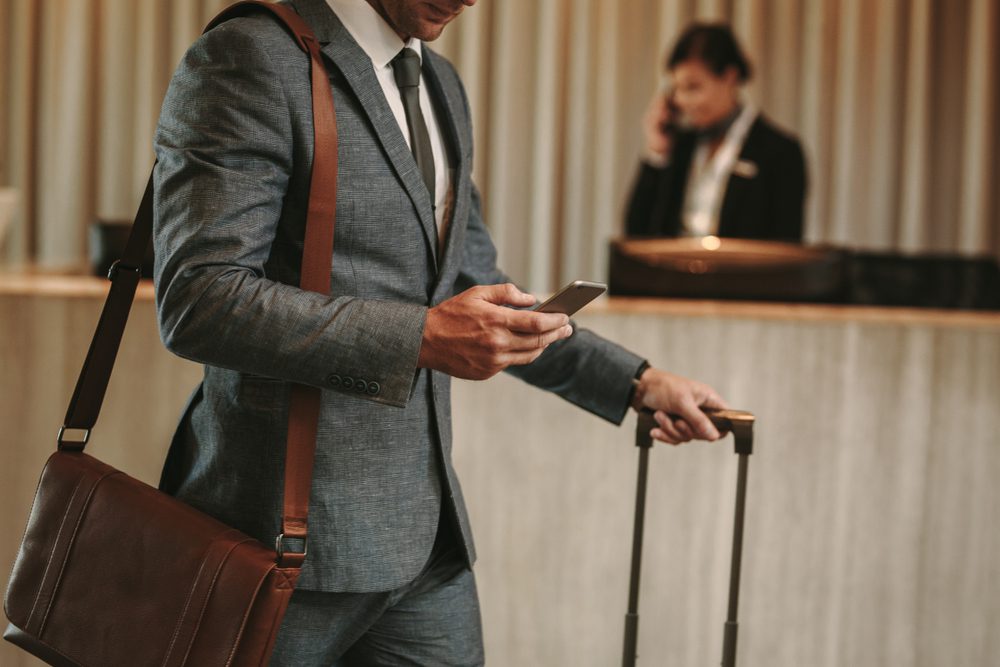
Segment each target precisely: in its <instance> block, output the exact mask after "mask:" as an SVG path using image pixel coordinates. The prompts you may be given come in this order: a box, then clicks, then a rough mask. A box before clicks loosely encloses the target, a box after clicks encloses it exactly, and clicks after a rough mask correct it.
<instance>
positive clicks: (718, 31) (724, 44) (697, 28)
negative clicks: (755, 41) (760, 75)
mask: <svg viewBox="0 0 1000 667" xmlns="http://www.w3.org/2000/svg"><path fill="white" fill-rule="evenodd" d="M692 58H696V59H698V60H700V61H702V62H703V63H705V64H706V65H707V66H708V68H709V69H710V70H712V72H714V73H715V75H716V76H722V74H723V73H724V72H725V71H726V68H727V67H735V68H736V74H737V75H738V76H739V80H740V82H741V83H743V82H746V81H749V80H750V74H751V71H750V62H749V61H748V60H747V58H746V56H744V55H743V50H742V49H740V45H739V43H737V41H736V37H735V36H734V35H733V31H732V30H730V29H729V26H728V25H726V24H725V23H692V24H691V25H690V26H688V28H687V30H685V31H684V33H683V34H682V35H681V36H680V38H679V39H678V40H677V44H676V45H675V46H674V50H673V51H672V52H671V53H670V57H669V58H668V59H667V69H668V70H672V69H673V68H674V67H676V66H677V65H679V64H680V63H682V62H684V61H685V60H690V59H692Z"/></svg>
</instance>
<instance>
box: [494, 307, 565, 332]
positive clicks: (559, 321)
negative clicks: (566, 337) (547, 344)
mask: <svg viewBox="0 0 1000 667" xmlns="http://www.w3.org/2000/svg"><path fill="white" fill-rule="evenodd" d="M505 314H506V316H507V328H508V329H510V330H511V331H516V332H518V333H524V334H540V333H546V332H548V331H554V330H556V329H559V328H560V327H564V326H566V325H567V324H569V317H568V316H567V315H564V314H562V313H536V312H535V311H533V310H510V311H509V312H507V313H505Z"/></svg>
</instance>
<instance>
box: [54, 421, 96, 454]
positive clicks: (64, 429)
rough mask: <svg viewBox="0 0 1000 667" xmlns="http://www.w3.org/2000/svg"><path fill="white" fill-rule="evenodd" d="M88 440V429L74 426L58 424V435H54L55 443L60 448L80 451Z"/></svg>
mask: <svg viewBox="0 0 1000 667" xmlns="http://www.w3.org/2000/svg"><path fill="white" fill-rule="evenodd" d="M76 436H78V437H76ZM89 440H90V429H89V428H78V427H75V426H60V427H59V435H58V436H56V444H57V445H58V447H59V449H61V450H63V449H71V450H73V451H82V450H83V448H84V447H85V446H86V445H87V442H88V441H89Z"/></svg>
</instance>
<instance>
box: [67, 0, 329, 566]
mask: <svg viewBox="0 0 1000 667" xmlns="http://www.w3.org/2000/svg"><path fill="white" fill-rule="evenodd" d="M259 11H267V12H270V13H271V14H273V15H274V16H275V17H276V18H277V19H278V20H279V21H280V23H281V24H282V25H284V26H285V28H286V29H287V30H288V31H289V33H290V34H291V35H292V37H293V38H294V39H295V41H296V43H297V44H298V45H299V48H301V49H302V50H303V51H305V52H306V54H307V55H308V56H309V61H310V77H311V90H312V107H313V109H312V111H313V139H314V146H315V149H314V151H313V155H314V158H313V164H312V174H311V178H310V185H309V206H308V210H307V213H306V230H305V241H304V247H303V251H302V272H301V274H302V275H301V280H300V283H299V287H301V288H302V289H304V290H309V291H312V292H319V293H320V294H329V292H330V268H331V265H332V262H333V230H334V222H335V219H334V218H335V212H336V209H337V117H336V113H335V111H334V106H333V94H332V91H331V89H330V79H329V75H328V74H327V71H326V66H325V65H324V64H323V56H322V54H321V53H320V46H319V43H318V42H317V41H316V37H315V36H314V35H313V32H312V29H311V28H310V27H309V25H308V24H307V23H306V22H305V21H304V20H303V19H302V17H300V16H299V15H298V14H296V13H295V11H294V10H293V9H292V8H290V7H287V6H285V5H277V4H271V3H269V2H258V1H256V0H247V1H246V2H241V3H238V4H235V5H233V6H231V7H229V8H228V9H226V10H224V11H223V12H222V13H221V14H219V15H218V16H217V17H216V18H215V19H213V20H212V22H211V23H209V24H208V27H207V28H205V30H206V32H207V31H208V30H211V29H212V28H214V27H215V26H217V25H218V24H219V23H222V22H223V21H226V20H229V19H231V18H234V17H236V16H244V15H248V14H250V13H252V12H259ZM152 231H153V176H152V174H150V176H149V181H148V183H147V184H146V191H145V194H143V197H142V202H141V203H140V204H139V210H138V212H137V213H136V217H135V222H134V223H133V225H132V232H131V233H130V235H129V239H128V242H127V244H126V247H125V252H124V253H123V255H122V258H121V259H120V260H118V261H116V262H115V263H114V264H113V265H112V266H111V270H110V271H108V278H109V279H110V280H111V289H110V291H109V292H108V296H107V299H106V300H105V303H104V310H103V311H102V312H101V317H100V319H99V320H98V323H97V328H96V331H95V332H94V338H93V340H92V341H91V344H90V349H89V350H88V352H87V358H86V360H85V361H84V363H83V368H82V369H81V371H80V376H79V378H78V380H77V383H76V388H75V389H74V391H73V397H72V398H71V399H70V403H69V408H68V409H67V411H66V418H65V420H64V421H63V426H62V428H60V429H59V435H58V437H57V439H56V444H57V446H58V448H59V449H60V450H72V451H83V448H84V447H85V446H86V445H87V442H88V440H89V439H90V434H91V430H92V429H93V427H94V424H96V423H97V417H98V415H99V414H100V411H101V404H102V403H103V402H104V395H105V393H106V391H107V388H108V381H109V380H110V379H111V371H112V369H113V368H114V364H115V358H116V357H117V355H118V348H119V345H120V344H121V339H122V334H123V333H124V331H125V323H126V321H127V320H128V315H129V311H130V310H131V308H132V302H133V300H134V299H135V291H136V288H137V286H138V284H139V279H140V271H139V267H140V266H141V265H142V257H143V255H144V253H145V251H146V248H147V247H148V246H149V243H150V238H151V236H152ZM289 400H290V403H289V415H288V440H287V447H286V453H285V487H284V489H285V494H284V507H283V514H282V527H281V533H280V534H279V535H278V536H277V538H276V540H275V551H276V555H277V559H278V562H279V564H280V565H281V567H300V566H301V565H302V563H303V561H304V560H305V549H306V548H305V544H306V538H307V532H308V531H307V517H308V512H309V490H310V486H311V484H312V470H313V459H314V455H315V450H316V427H317V423H318V419H319V406H320V390H319V389H318V388H316V387H311V386H306V385H301V384H293V385H292V390H291V397H290V399H289ZM290 538H291V539H297V540H299V542H300V544H302V545H303V547H302V551H301V552H298V551H293V550H290V549H286V546H285V540H286V539H290Z"/></svg>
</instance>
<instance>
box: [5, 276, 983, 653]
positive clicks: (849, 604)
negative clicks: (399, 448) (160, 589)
mask: <svg viewBox="0 0 1000 667" xmlns="http://www.w3.org/2000/svg"><path fill="white" fill-rule="evenodd" d="M106 289H107V282H106V281H103V280H99V279H89V278H59V277H43V276H0V322H2V323H3V327H2V331H0V378H2V380H0V382H2V385H0V399H2V400H0V417H2V422H0V423H2V424H3V435H2V446H0V502H2V504H3V507H4V512H3V514H2V516H0V529H2V531H3V534H4V535H6V536H7V538H6V539H5V540H3V542H2V547H0V568H2V569H3V571H4V572H8V571H9V566H10V563H11V562H12V561H13V558H14V555H15V552H16V549H17V544H18V542H19V540H20V535H21V533H22V530H23V525H24V520H25V518H26V516H27V512H28V508H29V506H30V502H31V498H32V495H33V493H34V488H35V484H36V481H37V477H38V473H39V471H40V470H41V467H42V465H43V463H44V461H45V458H46V457H47V456H48V454H49V453H50V452H51V450H52V448H53V447H54V440H55V433H56V431H57V429H58V427H59V425H60V424H61V420H62V416H63V413H64V412H65V409H66V403H67V400H68V397H69V395H70V393H71V391H72V388H73V384H74V382H75V379H76V374H77V372H78V370H79V366H80V364H81V362H82V359H83V356H84V355H85V353H86V349H87V346H88V344H89V341H90V337H91V334H92V332H93V327H94V324H95V322H96V319H97V316H98V314H99V312H100V308H101V305H102V303H103V297H104V294H105V293H106ZM577 321H578V322H579V323H580V324H581V325H583V326H586V327H589V328H591V329H593V330H595V331H597V332H598V333H601V334H602V335H605V336H607V337H609V338H611V339H613V340H617V341H619V342H621V343H623V344H624V345H626V346H628V347H630V348H632V349H634V350H636V351H639V352H641V353H643V354H645V355H647V356H648V358H649V359H650V361H651V362H652V363H653V364H654V365H657V366H660V367H664V368H667V369H670V370H672V371H674V372H677V373H680V374H683V375H687V376H691V377H696V378H698V379H701V380H704V381H706V382H708V383H710V384H712V385H713V386H715V387H716V388H717V389H718V390H719V391H720V392H721V393H722V394H723V395H724V396H726V398H727V399H728V400H729V402H730V403H731V404H732V405H733V406H734V407H738V408H742V409H746V410H750V411H752V412H754V413H755V414H756V415H757V419H758V421H757V428H756V439H755V451H754V455H753V456H752V457H751V461H750V473H749V490H748V496H747V518H746V537H745V543H744V558H743V585H742V595H741V599H740V614H739V617H740V633H739V653H738V655H739V660H738V662H739V664H741V665H749V666H761V665H767V666H768V667H784V666H788V667H802V666H803V665H808V666H809V667H843V666H844V665H851V666H852V667H867V666H870V667H882V666H884V665H890V664H891V665H914V666H926V667H932V666H934V667H936V666H939V665H949V667H963V666H967V667H982V666H984V665H991V664H997V662H998V660H1000V636H998V634H997V633H996V632H995V628H996V627H998V626H1000V584H998V583H997V582H998V581H1000V523H998V521H1000V519H998V517H1000V484H998V482H1000V435H998V434H1000V313H974V312H948V311H925V310H904V309H878V308H859V307H837V306H809V305H787V304H760V303H737V302H704V301H667V300H642V299H609V300H604V301H603V302H598V303H595V304H594V305H592V306H588V308H587V309H586V310H585V311H584V313H582V314H581V315H580V316H579V317H578V318H577ZM199 376H200V368H199V367H198V366H196V365H195V364H192V363H190V362H186V361H183V360H181V359H178V358H176V357H173V356H172V355H170V354H169V353H168V352H166V351H165V350H164V349H163V346H162V345H161V343H160V341H159V338H158V335H157V331H156V323H155V317H154V310H153V303H152V290H151V287H150V286H149V285H142V286H141V287H140V289H139V293H138V298H137V302H136V305H135V307H134V309H133V315H132V318H131V320H130V322H129V325H128V329H127V330H126V333H125V338H124V341H123V344H122V349H121V353H120V355H119V360H118V366H117V368H116V372H115V375H114V376H113V378H112V382H111V386H110V387H109V390H108V395H107V400H106V403H105V409H104V411H103V413H102V417H101V420H100V422H99V423H98V426H97V429H96V431H95V434H94V436H93V440H92V443H91V445H90V447H89V448H88V451H90V452H91V453H93V454H94V455H96V456H98V457H100V458H102V459H104V460H106V461H107V462H109V463H111V464H112V465H115V466H118V467H121V468H123V469H124V470H126V471H128V472H130V473H131V474H133V475H134V476H136V477H139V478H140V479H143V480H145V481H148V482H154V483H155V480H156V478H157V476H158V473H159V466H160V463H161V461H162V459H163V456H164V453H165V450H166V446H167V442H168V439H169V437H170V434H171V432H172V429H173V426H174V423H175V420H176V418H177V416H178V414H179V412H180V410H181V407H182V405H183V403H184V401H185V399H186V397H187V395H188V393H189V392H190V391H191V389H192V388H193V387H194V386H195V384H196V383H197V381H198V379H199ZM454 412H455V425H454V430H455V457H456V465H457V466H458V468H459V469H460V471H461V474H462V480H463V486H464V489H465V494H466V497H467V499H468V503H469V506H470V511H471V512H472V515H473V526H474V530H475V534H476V539H477V544H478V548H479V552H480V560H479V562H478V563H477V567H476V572H477V577H478V582H479V588H480V595H481V598H482V607H483V621H484V626H485V634H486V646H487V656H488V658H489V661H490V664H492V665H501V666H505V665H517V666H522V665H523V666H535V665H539V666H550V665H551V666H561V665H566V666H572V667H577V666H587V665H594V666H606V665H616V664H620V661H621V641H622V629H623V616H624V611H625V606H626V600H627V591H628V589H627V585H628V568H629V554H630V546H631V531H632V512H633V502H634V494H635V474H636V462H637V451H636V449H635V447H634V446H633V445H632V442H633V437H634V434H633V429H634V427H635V417H634V415H630V416H629V417H628V418H627V419H626V421H625V423H624V424H623V425H622V426H621V427H616V426H613V425H610V424H607V423H605V422H603V421H601V420H599V419H598V418H596V417H593V416H591V415H589V414H586V413H584V412H582V411H580V410H578V409H576V408H574V407H573V406H571V405H569V404H567V403H564V402H562V401H561V400H559V399H558V398H556V397H553V396H549V395H546V394H543V393H540V392H538V391H537V390H534V389H532V388H530V387H527V386H525V385H523V384H521V383H519V382H518V381H517V380H515V379H513V378H510V377H508V376H506V375H502V376H500V377H497V378H494V379H492V380H490V381H487V382H462V381H460V382H456V387H455V396H454ZM650 465H651V468H650V490H649V497H648V501H649V502H648V506H647V519H646V548H645V551H644V560H643V579H642V593H641V599H640V622H639V655H640V659H639V660H640V662H639V664H642V665H656V666H660V665H678V666H681V667H686V666H688V665H690V666H694V665H713V664H718V662H719V659H720V656H721V647H722V626H723V621H724V618H725V603H726V592H727V587H728V574H729V557H730V544H731V539H732V535H731V530H732V513H733V500H734V486H735V476H736V457H735V456H734V455H733V452H732V440H731V439H727V440H725V441H723V442H721V443H716V444H705V443H699V444H689V445H686V446H683V447H676V448H674V447H667V446H659V447H656V448H654V450H653V452H652V454H651V458H650ZM0 664H2V665H4V667H7V666H10V667H16V666H19V665H34V664H38V663H36V662H35V661H33V660H30V659H28V658H27V657H25V656H23V655H21V654H20V653H18V652H16V651H15V650H14V649H13V648H12V647H9V646H7V645H4V646H2V647H0Z"/></svg>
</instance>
